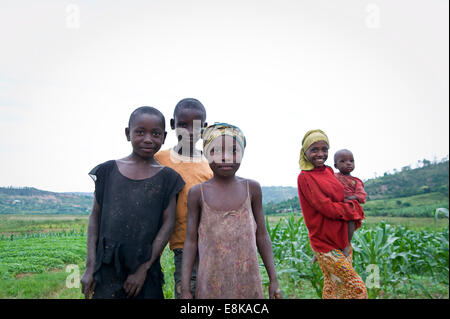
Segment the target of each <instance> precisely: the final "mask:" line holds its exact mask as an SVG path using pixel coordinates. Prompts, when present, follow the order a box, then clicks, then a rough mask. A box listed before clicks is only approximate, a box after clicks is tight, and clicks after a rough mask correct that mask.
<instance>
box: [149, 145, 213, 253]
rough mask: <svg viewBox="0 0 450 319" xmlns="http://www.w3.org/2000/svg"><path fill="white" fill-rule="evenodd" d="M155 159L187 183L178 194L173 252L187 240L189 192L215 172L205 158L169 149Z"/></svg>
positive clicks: (160, 152) (172, 243)
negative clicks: (185, 154) (189, 155)
mask: <svg viewBox="0 0 450 319" xmlns="http://www.w3.org/2000/svg"><path fill="white" fill-rule="evenodd" d="M155 158H156V160H157V161H158V162H159V163H161V165H164V166H168V167H170V168H172V169H173V170H175V171H176V172H177V173H178V174H180V175H181V177H182V178H183V180H184V182H185V183H186V185H185V186H184V187H183V189H182V190H181V192H179V193H178V199H177V208H176V219H175V227H174V230H173V234H172V236H171V237H170V240H169V244H170V249H171V250H174V249H177V248H183V247H184V240H185V238H186V225H187V199H188V194H189V190H190V189H191V187H192V186H194V185H196V184H200V183H203V182H205V181H207V180H208V179H211V178H212V177H213V172H212V171H211V168H210V167H209V164H208V161H207V160H206V159H205V157H204V156H195V157H188V156H183V155H179V154H178V153H177V152H175V151H174V150H173V149H168V150H163V151H159V152H158V153H156V154H155Z"/></svg>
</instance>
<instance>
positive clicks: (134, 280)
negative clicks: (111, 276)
mask: <svg viewBox="0 0 450 319" xmlns="http://www.w3.org/2000/svg"><path fill="white" fill-rule="evenodd" d="M146 278H147V270H146V269H145V268H143V267H139V268H138V269H137V270H136V272H135V273H134V274H131V275H129V276H128V277H127V280H125V283H124V284H123V289H124V290H125V293H126V294H127V297H128V298H131V297H136V296H137V295H138V294H139V293H140V292H141V289H142V287H143V286H144V282H145V279H146Z"/></svg>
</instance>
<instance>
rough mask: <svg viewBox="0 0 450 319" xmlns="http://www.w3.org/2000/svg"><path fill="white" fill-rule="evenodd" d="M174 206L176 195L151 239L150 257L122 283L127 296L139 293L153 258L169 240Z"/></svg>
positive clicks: (159, 253) (173, 221)
mask: <svg viewBox="0 0 450 319" xmlns="http://www.w3.org/2000/svg"><path fill="white" fill-rule="evenodd" d="M175 208H176V196H173V197H172V199H171V200H170V202H169V205H168V206H167V208H166V209H165V210H164V212H163V214H162V225H161V228H160V229H159V231H158V233H157V234H156V237H155V239H154V240H153V244H152V256H151V257H150V260H148V261H147V262H145V263H143V264H142V265H140V266H139V267H138V269H137V270H136V272H135V273H134V274H131V275H129V276H128V277H127V279H126V281H125V283H124V285H123V288H124V290H125V292H126V293H127V296H128V297H136V296H137V295H138V294H139V292H140V291H141V289H142V287H143V286H144V283H145V279H146V277H147V271H148V270H149V269H150V267H151V266H152V265H153V263H154V262H155V260H156V259H157V258H159V257H160V256H161V253H162V251H163V250H164V247H166V245H167V243H168V242H169V239H170V236H171V235H172V232H173V227H174V225H175Z"/></svg>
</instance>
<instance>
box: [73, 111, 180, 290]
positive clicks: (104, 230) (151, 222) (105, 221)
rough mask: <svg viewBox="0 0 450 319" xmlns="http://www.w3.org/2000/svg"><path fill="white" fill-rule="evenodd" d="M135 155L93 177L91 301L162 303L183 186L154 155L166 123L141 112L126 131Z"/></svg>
mask: <svg viewBox="0 0 450 319" xmlns="http://www.w3.org/2000/svg"><path fill="white" fill-rule="evenodd" d="M125 134H126V136H127V140H128V141H130V142H131V145H132V148H133V152H132V153H131V154H130V155H129V156H127V157H125V158H123V159H120V160H112V161H107V162H105V163H103V164H100V165H98V166H96V167H95V168H94V169H92V170H91V172H90V173H89V174H90V175H91V177H92V178H93V179H94V181H95V199H94V207H93V209H92V213H91V215H90V217H89V224H88V238H87V261H86V270H85V272H84V274H83V277H82V279H81V283H82V291H83V294H84V295H85V296H86V298H88V297H89V296H90V295H92V293H93V296H92V297H93V298H164V295H163V292H162V285H163V274H162V271H161V265H160V261H159V258H160V255H161V253H162V251H163V249H164V247H165V246H166V244H167V242H168V240H169V238H170V235H171V234H172V230H173V226H174V223H175V205H176V194H178V192H179V191H180V190H181V189H182V188H183V186H184V181H183V179H182V178H181V176H180V175H178V173H176V172H175V171H174V170H172V169H171V168H168V167H165V166H161V165H160V164H159V163H158V162H157V161H156V160H155V159H154V158H153V156H154V154H155V153H156V152H157V151H158V150H159V149H160V148H161V145H162V144H163V143H164V140H165V137H166V132H165V118H164V116H163V115H162V114H161V112H159V111H158V110H157V109H155V108H152V107H141V108H138V109H136V110H135V111H134V112H133V113H132V114H131V117H130V120H129V123H128V127H127V128H126V129H125Z"/></svg>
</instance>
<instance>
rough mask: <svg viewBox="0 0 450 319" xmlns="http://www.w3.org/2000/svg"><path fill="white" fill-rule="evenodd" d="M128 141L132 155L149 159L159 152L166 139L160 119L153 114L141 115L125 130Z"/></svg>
mask: <svg viewBox="0 0 450 319" xmlns="http://www.w3.org/2000/svg"><path fill="white" fill-rule="evenodd" d="M125 134H126V136H127V139H128V141H130V142H131V145H132V147H133V153H135V154H136V155H138V156H140V157H142V158H145V159H149V158H152V157H153V156H154V155H155V154H156V152H158V151H159V149H160V148H161V145H162V144H164V140H165V139H166V134H167V133H166V132H165V131H164V124H163V123H162V121H161V118H160V117H159V116H157V115H154V114H145V113H144V114H141V115H139V116H137V117H136V118H135V119H134V120H133V122H132V123H131V127H129V128H128V127H127V128H126V129H125Z"/></svg>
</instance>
